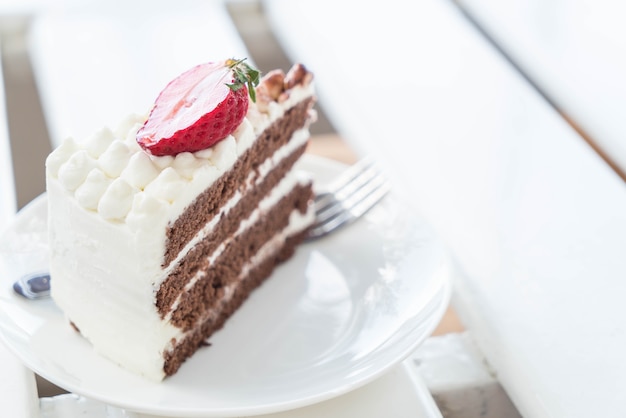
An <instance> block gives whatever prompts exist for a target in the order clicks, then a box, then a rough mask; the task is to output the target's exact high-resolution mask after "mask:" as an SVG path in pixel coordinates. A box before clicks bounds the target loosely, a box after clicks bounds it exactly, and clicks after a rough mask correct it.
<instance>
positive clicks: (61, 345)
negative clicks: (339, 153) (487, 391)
mask: <svg viewBox="0 0 626 418" xmlns="http://www.w3.org/2000/svg"><path fill="white" fill-rule="evenodd" d="M302 167H303V168H305V169H307V170H309V171H311V172H312V173H313V174H314V176H315V178H316V181H317V182H318V184H322V183H324V182H326V181H328V180H329V179H331V178H334V177H335V176H336V175H337V173H338V172H339V171H340V170H341V168H342V166H341V165H339V164H337V163H333V162H331V161H329V160H326V159H321V158H314V157H311V156H307V157H306V158H305V159H304V161H303V162H302ZM45 230H46V197H45V195H43V196H41V197H39V198H38V199H36V200H35V201H33V202H32V203H31V204H30V205H28V206H27V207H26V208H24V209H23V210H22V211H21V212H20V213H19V214H18V216H17V217H16V218H15V219H14V221H13V222H11V224H10V226H9V228H8V230H7V231H5V233H4V234H3V235H2V237H1V238H0V274H1V275H0V337H1V338H2V340H3V341H4V343H5V344H6V345H7V346H8V347H9V349H10V350H12V351H13V352H14V353H15V354H16V355H17V356H18V357H19V358H20V359H21V360H22V361H23V362H24V363H25V364H26V365H27V366H28V367H30V368H31V369H32V370H34V371H35V372H36V373H38V374H40V375H41V376H43V377H44V378H46V379H48V380H50V381H51V382H53V383H55V384H57V385H59V386H61V387H63V388H65V389H67V390H69V391H71V392H74V393H77V394H80V395H83V396H86V397H89V398H93V399H96V400H100V401H102V402H105V403H108V404H111V405H114V406H118V407H121V408H125V409H128V410H132V411H139V412H144V413H151V414H157V415H171V416H178V417H183V416H186V417H191V416H207V417H208V416H212V417H232V416H242V415H258V414H266V413H272V412H278V411H282V410H288V409H293V408H298V407H302V406H305V405H309V404H312V403H315V402H319V401H322V400H325V399H329V398H331V397H335V396H338V395H340V394H343V393H345V392H347V391H350V390H352V389H355V388H357V387H359V386H361V385H363V384H365V383H367V382H369V381H371V380H373V379H374V378H376V377H378V376H380V375H381V374H382V373H384V372H385V371H387V370H389V368H390V367H392V366H393V365H395V364H397V363H398V362H400V361H402V360H403V359H405V358H406V356H408V355H409V354H410V353H411V352H412V351H413V350H414V349H415V348H416V347H417V346H418V344H420V343H421V342H422V341H423V340H424V339H425V338H426V337H428V335H429V334H430V333H431V332H432V331H433V329H434V328H435V326H436V325H437V324H438V322H439V320H440V319H441V317H442V315H443V312H444V311H445V309H446V307H447V304H448V301H449V293H450V290H449V274H450V264H449V260H448V256H447V253H446V251H445V249H444V248H443V246H442V244H441V242H440V241H439V240H438V239H437V237H436V235H435V234H434V233H433V231H432V230H431V228H430V227H429V226H428V224H426V223H425V222H424V221H423V220H421V219H420V218H418V217H416V216H414V215H413V214H412V212H411V211H410V210H409V208H408V207H407V206H405V205H404V204H402V202H401V201H400V200H398V199H397V198H396V197H395V196H393V195H390V196H388V197H387V198H386V199H385V200H384V201H383V202H381V204H379V205H378V206H376V207H375V208H374V209H373V210H372V211H370V212H369V213H368V214H367V215H366V217H364V218H363V219H361V220H359V221H357V222H356V223H354V224H352V225H350V226H348V227H346V228H344V229H343V230H341V231H340V232H337V233H335V234H334V235H331V236H329V237H327V238H324V239H322V240H319V241H317V242H313V243H307V244H305V245H303V246H301V247H300V248H299V250H298V251H297V252H296V255H295V256H294V258H292V259H291V260H289V261H288V262H287V263H285V264H284V265H282V266H280V267H279V268H278V269H277V270H276V271H275V273H274V275H273V277H272V278H271V280H269V281H267V282H266V283H265V284H264V285H263V286H261V288H259V289H258V290H257V291H255V292H254V293H253V294H252V296H251V297H250V298H249V300H248V301H247V302H246V303H245V304H244V306H243V307H242V308H241V309H240V310H239V311H238V312H237V313H236V314H235V315H234V316H233V317H232V318H231V319H230V320H229V321H228V322H227V324H226V326H225V327H224V328H223V329H222V330H221V331H219V332H218V333H216V334H215V335H214V336H213V337H212V338H211V339H210V343H211V345H210V346H209V347H206V348H203V349H201V350H199V351H198V352H197V353H196V354H195V355H194V356H193V357H192V358H191V359H190V360H188V361H187V362H186V363H185V364H184V365H183V366H182V367H181V369H180V370H179V372H178V373H177V374H176V375H174V376H171V377H169V378H167V379H166V380H165V381H163V382H161V383H155V382H152V381H148V380H146V379H143V378H142V377H139V376H136V375H133V374H131V373H129V372H127V371H125V370H123V369H121V368H120V367H118V366H116V365H115V364H113V363H111V362H109V361H108V360H106V359H103V358H101V357H100V356H99V355H97V354H96V353H95V352H94V351H93V350H92V348H91V346H90V345H89V343H87V342H86V341H85V340H84V339H83V338H81V337H80V335H79V334H77V333H76V332H74V331H73V330H72V328H71V327H70V326H69V324H68V323H67V322H66V321H65V319H64V317H63V315H62V313H61V312H60V310H59V309H58V308H57V307H56V305H55V304H54V302H53V301H52V300H43V301H26V300H24V299H23V298H21V297H20V296H18V295H16V294H15V293H14V292H13V290H12V283H13V281H14V280H15V279H16V277H18V276H19V275H20V274H23V273H25V272H28V271H32V270H33V269H45V267H46V232H45ZM52 285H53V286H54V278H53V279H52Z"/></svg>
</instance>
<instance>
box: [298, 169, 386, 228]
mask: <svg viewBox="0 0 626 418" xmlns="http://www.w3.org/2000/svg"><path fill="white" fill-rule="evenodd" d="M389 189H390V186H389V183H388V182H387V180H386V179H385V178H384V177H383V175H382V174H381V173H380V171H379V169H378V167H377V166H376V165H375V163H374V161H372V160H371V159H369V158H365V159H363V160H361V161H359V162H358V163H356V164H354V165H353V166H352V167H350V168H349V169H347V170H346V171H345V172H344V173H343V174H342V175H341V176H340V177H339V178H338V179H337V180H336V181H335V182H334V183H333V184H332V185H331V187H330V188H329V191H328V192H325V193H321V194H319V195H318V196H316V199H315V210H316V222H315V224H314V225H313V227H312V228H311V229H310V231H309V236H308V239H315V238H319V237H321V236H324V235H326V234H328V233H329V232H331V231H334V230H335V229H337V228H339V227H340V226H342V225H346V224H348V223H351V222H352V221H354V220H355V219H357V218H359V217H361V216H362V215H363V214H365V213H366V212H367V211H368V210H369V209H371V208H372V207H373V206H374V205H376V203H378V201H380V200H381V199H382V198H383V197H384V196H385V195H386V194H387V192H388V191H389Z"/></svg>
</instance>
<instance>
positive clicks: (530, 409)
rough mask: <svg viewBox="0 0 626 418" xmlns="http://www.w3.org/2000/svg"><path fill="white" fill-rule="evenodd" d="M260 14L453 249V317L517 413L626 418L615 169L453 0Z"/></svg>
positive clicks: (330, 4)
mask: <svg viewBox="0 0 626 418" xmlns="http://www.w3.org/2000/svg"><path fill="white" fill-rule="evenodd" d="M263 4H264V7H265V10H266V12H267V14H268V16H269V19H270V21H271V24H272V26H273V27H274V28H275V30H276V32H277V34H278V37H279V39H280V40H281V42H282V43H283V45H284V47H285V48H286V49H287V52H288V53H289V55H290V56H291V57H292V59H293V60H296V61H302V62H304V63H305V64H307V65H308V66H309V67H310V68H311V69H312V70H313V71H314V72H315V74H316V80H317V86H318V91H319V96H320V103H321V105H322V106H323V107H324V108H325V109H326V113H327V115H328V117H329V118H330V119H331V122H332V123H333V124H334V125H335V127H336V128H337V129H338V130H339V132H340V134H342V135H343V136H344V138H345V139H347V140H348V141H350V142H351V143H352V144H353V145H354V146H355V147H357V148H358V149H360V150H362V151H363V152H368V153H373V154H374V155H376V156H377V157H379V158H380V159H381V160H383V162H385V163H386V165H387V169H388V172H389V174H390V175H391V176H392V178H393V180H394V181H395V182H396V186H397V187H398V188H404V190H406V193H407V195H409V196H410V197H411V198H412V200H413V203H414V205H415V208H416V212H419V213H420V214H422V215H423V216H426V217H427V219H428V220H429V221H430V222H432V224H433V225H434V226H435V227H436V229H437V230H438V231H439V233H440V234H441V236H442V237H443V238H444V240H445V241H446V242H447V243H448V245H449V247H450V248H451V250H452V251H453V253H454V256H455V257H456V260H457V262H458V266H459V268H460V270H461V271H462V272H463V274H462V275H461V277H460V278H459V280H457V281H456V282H455V292H454V297H453V304H454V307H455V308H456V310H457V311H458V312H459V314H460V316H461V319H462V320H463V322H464V324H465V326H466V327H467V329H468V330H469V333H470V335H471V337H472V339H473V340H474V341H475V342H476V344H477V345H478V346H479V348H480V350H481V351H482V353H483V354H484V355H485V357H486V359H487V361H488V363H489V367H491V368H492V369H491V370H493V373H494V374H495V375H496V376H497V377H498V379H499V381H500V383H501V384H502V386H503V387H504V389H505V390H506V391H507V393H508V395H509V396H510V397H511V399H512V400H513V402H514V403H515V405H516V407H517V409H518V410H519V412H520V413H521V415H522V416H524V417H529V418H534V417H537V418H544V417H545V418H548V417H550V418H555V417H563V418H572V417H591V416H602V417H619V416H623V414H624V412H623V406H624V404H625V402H626V361H625V360H624V353H626V326H625V325H624V320H623V318H624V316H625V313H626V312H625V310H624V303H623V296H624V294H625V291H626V280H624V271H626V257H624V250H625V249H626V215H625V214H626V187H625V186H624V183H623V182H622V181H621V179H620V178H619V177H618V176H617V175H616V173H615V172H614V171H612V170H611V168H610V167H609V166H608V165H607V164H606V163H605V162H604V161H603V160H602V159H601V158H600V157H599V156H598V155H597V154H596V153H595V152H594V151H593V150H592V149H591V148H590V147H589V146H588V144H587V143H586V142H585V141H584V140H583V139H582V138H581V137H580V136H579V135H578V134H577V133H576V132H575V131H574V129H572V128H571V127H570V126H569V125H568V124H567V123H566V121H565V120H564V119H563V118H562V117H561V116H560V115H559V114H558V113H557V112H556V111H555V110H554V109H553V108H552V107H551V106H550V105H549V104H548V103H547V102H546V101H545V99H544V98H543V97H542V96H541V95H540V94H538V93H537V91H535V90H534V89H533V88H532V86H531V85H530V84H529V83H528V82H527V80H525V79H524V78H523V77H522V76H520V74H519V73H518V72H517V71H516V70H515V69H514V68H513V67H512V66H511V65H510V64H509V63H508V62H507V61H506V60H505V59H504V58H503V57H502V56H501V54H500V53H499V52H498V51H497V50H496V49H494V48H493V47H492V46H491V45H490V44H489V43H488V42H487V41H486V40H485V38H484V37H483V36H482V35H481V34H480V33H479V32H478V31H477V30H476V29H475V27H474V26H473V25H472V24H470V23H469V22H468V21H467V19H466V18H465V17H464V16H463V15H462V13H461V12H460V11H459V10H458V9H457V7H456V6H455V4H454V3H453V2H451V1H450V2H449V1H446V0H423V1H420V2H413V3H412V4H411V7H410V8H408V6H407V3H406V2H403V1H401V0H386V1H384V2H359V3H356V2H354V3H352V2H337V1H331V0H315V1H299V2H293V1H290V0H264V1H263ZM622 81H623V77H622ZM622 113H623V112H622ZM611 123H617V124H622V127H623V123H622V121H621V120H620V119H615V118H613V119H612V121H611ZM621 139H622V140H623V135H622V136H621ZM452 380H454V379H452V378H451V379H450V381H452ZM455 416H463V415H462V414H460V415H455Z"/></svg>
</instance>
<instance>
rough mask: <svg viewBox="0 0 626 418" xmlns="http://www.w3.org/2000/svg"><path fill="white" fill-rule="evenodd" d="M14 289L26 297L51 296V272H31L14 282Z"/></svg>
mask: <svg viewBox="0 0 626 418" xmlns="http://www.w3.org/2000/svg"><path fill="white" fill-rule="evenodd" d="M13 290H15V292H16V293H17V294H19V295H21V296H24V297H25V298H26V299H30V300H36V299H45V298H48V297H50V274H49V273H48V272H39V273H29V274H26V275H24V276H22V277H20V278H19V279H18V280H17V281H15V283H13Z"/></svg>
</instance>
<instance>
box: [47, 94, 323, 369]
mask: <svg viewBox="0 0 626 418" xmlns="http://www.w3.org/2000/svg"><path fill="white" fill-rule="evenodd" d="M290 93H291V94H290V97H289V99H288V100H287V101H286V102H283V103H280V104H278V103H272V104H271V106H270V110H269V112H267V113H263V112H260V111H259V110H258V108H257V107H256V106H255V104H254V103H250V107H249V110H248V115H247V117H246V119H244V122H243V123H242V124H241V126H240V127H239V128H238V129H237V130H236V131H235V132H234V133H233V134H232V135H230V136H229V137H228V138H226V139H224V140H222V141H220V142H219V143H218V144H216V145H215V146H214V147H212V148H211V149H207V150H203V151H198V152H196V153H181V154H178V155H177V156H176V157H171V156H165V157H155V156H152V155H149V154H147V153H145V152H144V151H143V150H142V149H141V148H140V147H139V145H138V144H137V143H136V141H135V134H136V132H137V130H138V129H139V128H140V127H141V125H142V124H143V122H144V121H145V118H146V116H145V115H131V116H129V117H128V118H127V119H126V120H124V121H123V122H122V123H121V124H120V126H119V127H118V128H117V129H116V130H114V131H113V130H110V129H107V128H105V129H102V130H100V131H98V132H97V133H95V134H94V135H92V136H91V137H89V138H87V139H86V140H84V141H82V142H78V141H75V140H73V139H71V138H70V139H67V140H66V141H64V142H63V143H62V144H61V145H60V146H59V147H58V148H57V149H56V150H54V151H53V152H52V153H51V154H50V156H49V157H48V159H47V161H46V181H47V194H48V201H49V215H48V216H49V225H50V241H49V243H50V248H51V260H50V270H51V274H52V277H53V281H52V283H53V285H52V296H53V298H54V300H55V302H56V303H57V304H58V306H59V307H60V308H61V309H62V310H64V312H65V313H66V315H67V316H68V317H69V318H71V320H72V321H73V322H74V323H75V324H76V325H77V327H78V328H79V329H80V330H81V333H82V334H83V335H84V336H85V337H86V338H87V339H88V340H90V341H91V342H92V344H93V345H94V347H95V349H96V350H97V351H99V352H101V353H102V354H103V355H105V356H106V357H109V358H111V359H113V360H114V361H115V362H117V363H119V364H122V365H124V367H126V368H128V369H130V370H133V371H135V372H137V373H140V374H143V375H145V376H147V377H149V378H152V379H155V380H160V379H162V378H163V377H164V375H163V370H162V369H163V352H164V350H166V349H167V347H168V345H169V344H170V341H171V339H172V338H181V336H182V335H181V333H180V330H179V329H178V328H175V327H173V326H172V325H170V324H168V323H167V322H163V321H162V320H161V318H160V316H159V314H158V312H157V310H156V307H155V305H154V302H155V295H156V291H157V290H158V288H159V286H160V284H161V283H162V281H163V280H164V279H165V277H167V274H168V272H169V271H170V270H171V269H172V268H173V267H174V265H175V262H174V263H172V264H171V265H170V267H168V268H167V269H165V270H163V268H162V267H161V263H162V261H163V254H164V252H165V245H166V237H165V231H166V228H167V225H168V224H169V223H170V222H172V221H173V220H175V219H177V218H178V217H179V216H180V214H182V212H183V211H184V210H185V208H186V207H187V206H188V205H189V204H190V203H191V202H192V201H193V200H194V199H195V198H196V197H197V196H198V194H200V193H201V192H202V191H203V190H205V189H206V188H207V187H209V186H210V185H211V184H212V183H213V182H214V181H215V180H216V179H217V178H219V176H221V175H222V174H223V173H224V172H225V171H227V170H228V169H230V168H231V167H232V166H233V165H234V164H235V162H236V160H237V158H238V157H239V156H241V155H242V154H243V153H244V152H245V151H246V150H247V149H248V148H250V146H251V145H252V144H253V142H254V140H255V138H256V136H257V135H258V133H260V132H261V131H263V130H264V129H265V128H266V127H268V126H269V125H270V124H271V123H272V122H273V121H275V120H276V119H278V118H279V117H281V116H282V115H283V114H284V112H285V111H286V109H288V108H290V107H292V106H293V105H294V104H296V103H298V102H300V101H302V100H304V99H306V98H308V97H310V96H312V95H313V87H312V85H309V86H306V87H302V86H299V87H296V88H295V89H293V90H292V91H291V92H290ZM307 138H308V129H302V130H301V131H298V132H296V134H294V137H293V138H292V140H291V141H290V142H289V143H288V145H286V146H285V147H283V148H282V149H281V150H279V151H278V152H277V153H276V154H275V155H274V156H273V157H272V158H271V159H269V160H268V161H266V162H265V163H263V165H262V169H261V174H262V176H264V175H265V174H266V173H267V172H269V171H270V170H271V169H272V167H274V166H275V165H276V164H277V163H278V162H279V161H280V160H281V159H282V158H284V157H286V156H288V155H289V154H290V153H291V152H293V150H295V148H297V147H298V146H300V145H302V144H304V142H305V141H306V139H307ZM259 181H260V180H259ZM301 181H302V180H301V179H298V178H297V177H294V176H288V177H286V178H285V179H284V180H283V181H282V182H281V185H280V186H279V187H278V188H277V189H275V190H274V192H273V194H272V199H275V200H276V201H277V199H278V198H279V197H280V196H281V195H284V194H285V193H286V192H287V191H288V190H289V189H290V188H291V187H293V186H294V184H296V183H297V182H301ZM239 198H240V196H239V195H236V196H235V197H233V198H232V199H231V201H229V202H228V203H227V204H226V205H225V206H224V208H223V209H222V210H223V211H226V210H229V209H230V208H231V207H233V206H234V205H235V204H236V201H237V199H239ZM266 200H267V199H266ZM268 202H270V201H268ZM269 204H270V203H267V202H265V203H263V205H261V206H260V208H259V209H258V211H260V212H258V214H257V215H254V216H259V214H260V213H261V212H262V211H266V210H268V209H267V205H269ZM311 217H312V213H309V214H307V215H306V216H304V217H302V218H297V217H295V215H294V219H293V220H294V223H293V224H292V225H290V227H289V230H288V231H285V232H284V233H285V234H291V233H293V231H297V230H301V229H303V228H304V227H306V225H308V223H310V221H311ZM217 219H219V215H218V216H216V220H217ZM213 224H214V223H211V224H210V225H208V226H206V227H205V228H204V229H203V230H202V231H201V232H200V233H199V234H198V235H197V236H196V237H195V238H194V240H193V241H192V242H191V243H189V244H188V245H187V247H186V249H189V248H191V247H192V246H193V245H194V243H196V242H197V241H199V240H201V239H202V238H204V237H205V236H206V235H207V234H210V233H211V229H212V227H213ZM215 256H216V255H215V254H214V255H213V257H215ZM94 306H98V307H99V308H98V309H93V307H94ZM103 324H109V326H103ZM119 341H127V343H126V344H123V345H119V344H118V342H119ZM133 342H136V343H133Z"/></svg>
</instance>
